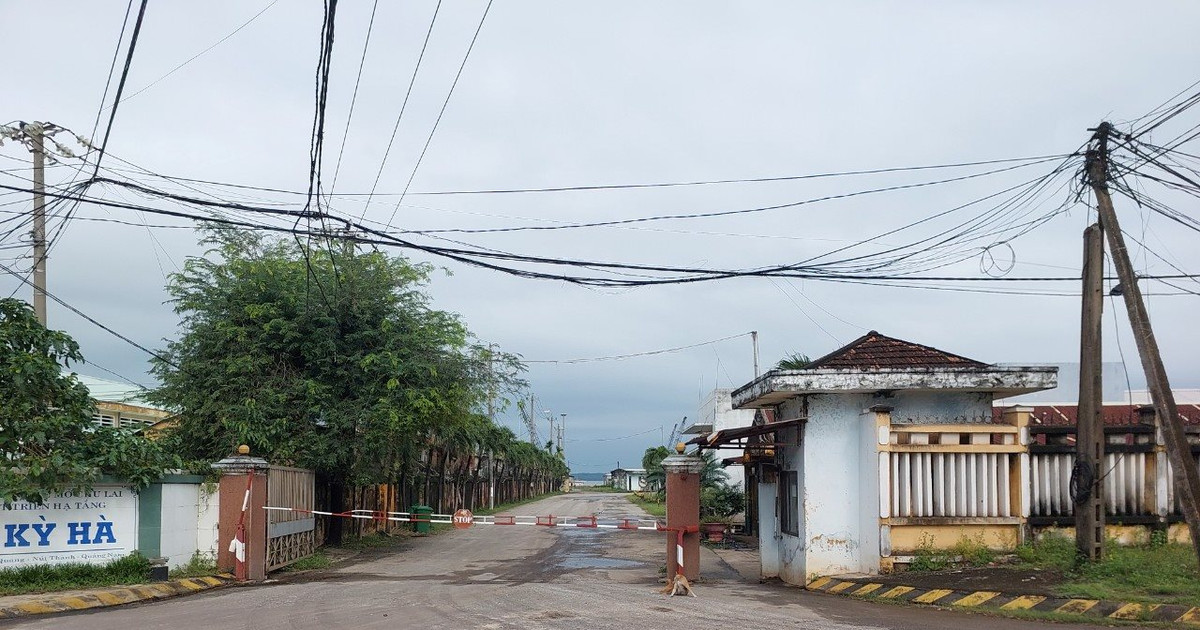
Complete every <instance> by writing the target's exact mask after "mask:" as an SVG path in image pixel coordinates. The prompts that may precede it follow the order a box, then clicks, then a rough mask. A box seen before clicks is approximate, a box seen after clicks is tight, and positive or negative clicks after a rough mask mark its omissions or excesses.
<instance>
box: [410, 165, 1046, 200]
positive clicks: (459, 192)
mask: <svg viewBox="0 0 1200 630" xmlns="http://www.w3.org/2000/svg"><path fill="white" fill-rule="evenodd" d="M1062 157H1066V156H1063V155H1039V156H1033V157H1024V158H1006V159H1000V160H981V161H976V162H958V163H952V164H931V165H925V166H903V167H893V168H874V169H865V170H857V171H838V172H828V173H812V174H808V175H783V176H777V177H747V178H739V179H711V180H694V181H682V182H652V183H641V184H595V185H582V186H552V187H546V188H493V189H483V190H432V191H424V192H412V193H409V194H410V195H508V194H520V193H547V192H579V191H589V190H630V189H639V188H675V187H680V186H713V185H719V184H755V183H764V182H791V181H801V180H806V179H824V178H829V177H847V176H852V175H879V174H883V173H901V172H910V171H925V170H934V169H945V168H963V167H967V166H985V165H990V164H1009V163H1013V162H1033V161H1049V160H1055V159H1059V158H1062Z"/></svg>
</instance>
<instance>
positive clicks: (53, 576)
mask: <svg viewBox="0 0 1200 630" xmlns="http://www.w3.org/2000/svg"><path fill="white" fill-rule="evenodd" d="M149 578H150V561H149V560H147V559H146V558H145V557H143V556H141V555H140V554H137V553H133V554H130V555H128V556H125V557H124V558H118V559H116V560H113V561H112V562H109V563H108V564H105V565H94V564H59V565H48V564H39V565H34V566H28V567H20V568H13V569H3V570H0V595H20V594H22V593H44V592H47V591H62V590H67V589H79V588H95V587H100V586H114V585H118V584H141V583H144V582H146V581H147V580H148V579H149Z"/></svg>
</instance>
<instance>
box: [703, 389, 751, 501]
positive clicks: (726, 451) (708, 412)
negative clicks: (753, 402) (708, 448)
mask: <svg viewBox="0 0 1200 630" xmlns="http://www.w3.org/2000/svg"><path fill="white" fill-rule="evenodd" d="M732 394H733V390H732V389H722V388H717V389H714V390H713V391H712V393H710V394H709V395H708V398H707V399H706V400H705V401H704V402H703V403H702V404H701V405H700V409H698V410H697V412H696V415H697V418H699V420H698V421H697V424H707V425H711V426H712V428H713V431H720V430H721V429H734V428H737V427H748V426H750V425H751V424H754V410H753V409H734V408H733V398H732ZM742 452H743V449H740V448H721V449H717V458H718V459H725V458H727V457H741V455H742ZM725 472H726V473H728V474H729V481H728V482H727V483H728V484H729V485H731V486H739V487H741V488H742V489H745V487H746V469H745V468H744V467H742V466H740V465H737V464H735V465H733V466H728V467H726V468H725Z"/></svg>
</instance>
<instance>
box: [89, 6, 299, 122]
mask: <svg viewBox="0 0 1200 630" xmlns="http://www.w3.org/2000/svg"><path fill="white" fill-rule="evenodd" d="M278 2H279V0H271V2H270V3H268V4H267V6H265V7H263V8H262V9H261V10H260V11H259V12H258V13H255V14H254V15H252V16H251V17H250V19H248V20H246V21H245V22H242V24H241V26H238V27H237V28H235V29H233V31H232V32H231V33H229V34H228V35H226V36H224V37H222V38H221V39H218V40H217V41H216V42H214V43H213V44H212V45H211V46H209V47H208V48H205V49H204V50H201V51H200V52H198V53H196V54H194V55H192V56H191V57H189V58H188V59H187V60H186V61H184V62H183V63H181V64H179V65H177V66H175V67H174V68H171V69H170V70H169V71H167V73H166V74H164V75H162V76H160V77H158V78H157V79H155V80H153V81H151V82H150V83H147V84H146V85H144V86H142V87H141V88H140V89H139V90H138V91H136V92H134V93H133V94H130V95H129V96H126V97H125V98H122V99H119V100H117V101H115V102H114V103H113V104H112V105H110V106H109V107H116V106H117V105H118V104H120V103H124V102H125V101H128V100H129V99H131V98H133V97H135V96H137V95H138V94H141V93H142V92H145V91H146V90H149V89H150V88H152V87H154V86H155V85H158V83H159V82H160V81H162V80H163V79H166V78H167V77H169V76H171V75H172V74H175V73H176V72H178V71H179V70H180V69H182V68H183V67H184V66H186V65H188V64H190V63H192V62H193V61H195V60H197V59H199V58H200V57H203V56H204V55H206V54H208V52H209V51H211V50H212V49H214V48H216V47H217V46H220V45H221V44H224V43H225V42H226V41H227V40H229V39H230V38H231V37H233V36H234V35H237V34H238V33H240V32H241V31H242V29H244V28H246V27H247V26H250V24H251V23H253V22H254V21H255V20H257V19H258V18H259V16H261V15H262V14H264V13H266V12H267V10H268V9H270V8H271V7H273V6H275V5H276V4H277V3H278ZM106 109H107V108H106Z"/></svg>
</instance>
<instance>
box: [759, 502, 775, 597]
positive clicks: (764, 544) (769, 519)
mask: <svg viewBox="0 0 1200 630" xmlns="http://www.w3.org/2000/svg"><path fill="white" fill-rule="evenodd" d="M778 492H779V484H778V483H760V484H758V550H759V560H760V563H761V566H760V570H761V571H762V577H764V578H772V577H779V553H780V550H779V543H780V535H779V515H778V514H777V513H776V510H777V509H778V507H779V494H778Z"/></svg>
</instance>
